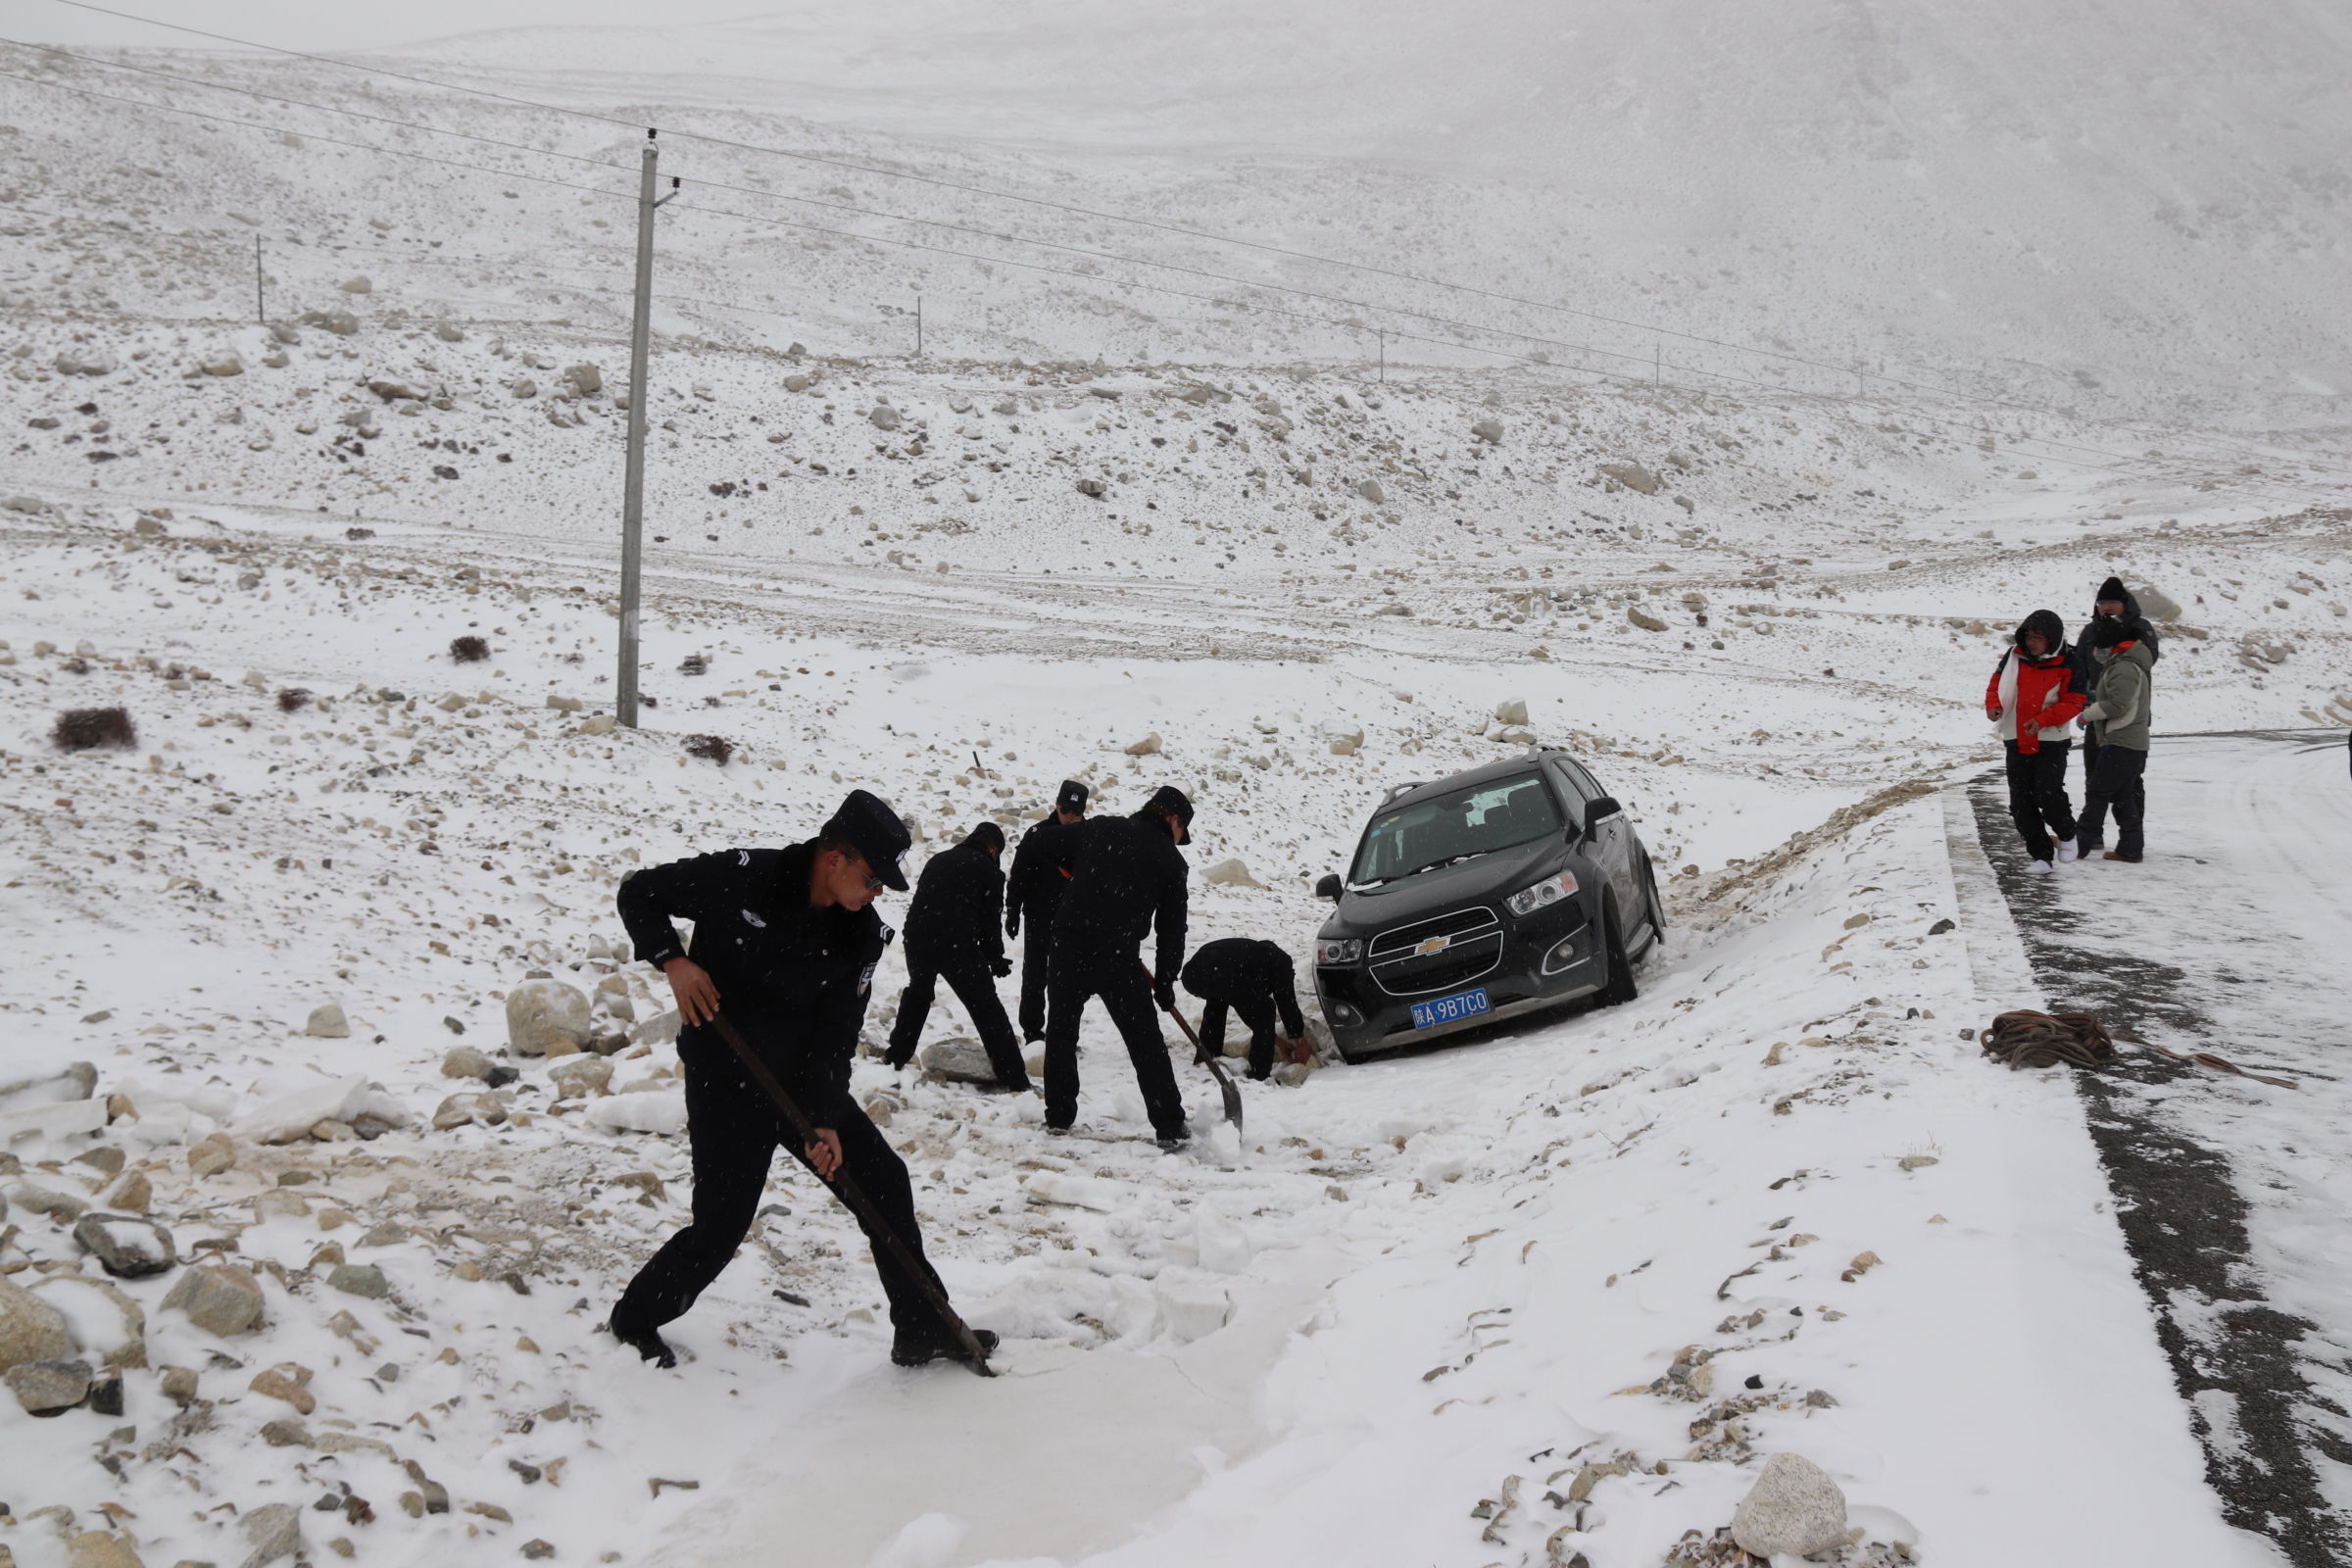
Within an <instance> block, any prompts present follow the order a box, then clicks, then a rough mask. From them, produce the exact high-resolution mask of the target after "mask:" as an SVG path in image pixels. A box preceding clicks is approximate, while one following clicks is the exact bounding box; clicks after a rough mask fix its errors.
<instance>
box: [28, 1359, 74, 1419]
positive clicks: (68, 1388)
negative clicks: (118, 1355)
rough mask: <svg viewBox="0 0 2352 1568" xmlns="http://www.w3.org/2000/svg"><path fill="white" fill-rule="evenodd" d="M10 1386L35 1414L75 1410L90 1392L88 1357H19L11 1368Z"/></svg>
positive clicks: (51, 1413)
mask: <svg viewBox="0 0 2352 1568" xmlns="http://www.w3.org/2000/svg"><path fill="white" fill-rule="evenodd" d="M8 1387H9V1389H10V1391H11V1392H12V1393H14V1394H15V1395H16V1397H17V1402H18V1403H19V1404H21V1405H23V1406H24V1407H25V1410H26V1411H28V1412H29V1413H31V1414H33V1415H53V1414H55V1413H56V1412H58V1411H60V1410H71V1409H73V1406H75V1405H77V1404H79V1403H80V1402H81V1401H82V1400H84V1399H86V1398H88V1397H90V1363H89V1362H87V1361H62V1360H61V1361H19V1362H18V1363H17V1364H16V1365H15V1366H12V1367H10V1368H9V1369H8Z"/></svg>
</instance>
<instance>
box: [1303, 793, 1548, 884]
mask: <svg viewBox="0 0 2352 1568" xmlns="http://www.w3.org/2000/svg"><path fill="white" fill-rule="evenodd" d="M1559 831H1560V813H1559V809H1558V808H1556V807H1554V806H1553V805H1552V802H1551V792H1550V791H1548V790H1546V789H1545V788H1544V781H1543V780H1542V779H1541V778H1539V777H1538V776H1537V775H1535V774H1533V773H1522V774H1519V775H1518V776H1516V777H1514V778H1505V779H1496V780H1495V781H1494V782H1492V783H1487V784H1473V785H1469V786H1467V787H1465V788H1462V789H1458V790H1449V791H1447V792H1446V794H1444V795H1439V796H1435V797H1432V798H1431V799H1429V800H1425V801H1415V802H1413V803H1412V804H1411V805H1409V806H1399V807H1397V809H1395V810H1392V811H1383V812H1382V813H1381V814H1380V815H1378V816H1376V817H1374V818H1373V819H1372V826H1371V827H1370V828H1368V829H1366V830H1365V833H1364V842H1363V845H1362V847H1361V848H1359V849H1358V850H1357V851H1356V852H1355V868H1354V870H1352V871H1351V872H1350V873H1349V874H1348V881H1349V882H1351V883H1353V884H1354V885H1355V886H1357V887H1364V886H1368V885H1369V884H1372V883H1375V882H1394V881H1396V880H1397V878H1398V877H1406V876H1411V875H1413V874H1414V873H1415V872H1417V871H1427V870H1431V869H1434V868H1435V867H1438V866H1441V865H1451V864H1453V863H1454V862H1455V861H1457V860H1466V859H1469V858H1471V857H1473V856H1478V855H1492V854H1493V853H1494V852H1495V851H1496V850H1507V849H1509V848H1510V847H1511V846H1512V845H1514V844H1526V843H1529V842H1531V841H1533V840H1536V839H1540V838H1543V837H1544V835H1545V834H1549V833H1557V832H1559Z"/></svg>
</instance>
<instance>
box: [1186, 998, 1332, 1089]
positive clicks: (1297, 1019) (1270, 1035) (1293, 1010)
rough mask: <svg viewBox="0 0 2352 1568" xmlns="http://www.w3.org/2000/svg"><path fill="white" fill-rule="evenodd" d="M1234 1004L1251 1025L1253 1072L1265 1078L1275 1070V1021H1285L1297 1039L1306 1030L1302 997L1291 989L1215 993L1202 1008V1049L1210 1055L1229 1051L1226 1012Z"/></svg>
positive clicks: (1290, 1034) (1285, 1028) (1286, 1032)
mask: <svg viewBox="0 0 2352 1568" xmlns="http://www.w3.org/2000/svg"><path fill="white" fill-rule="evenodd" d="M1228 1008H1230V1009H1231V1010H1232V1011H1234V1012H1238V1013H1240V1014H1241V1016H1242V1022H1243V1023H1245V1024H1247V1025H1249V1028H1250V1077H1252V1078H1264V1077H1266V1076H1268V1075H1269V1074H1271V1073H1272V1072H1273V1071H1274V1023H1275V1019H1276V1017H1277V1016H1279V1017H1280V1018H1281V1021H1282V1032H1283V1034H1284V1035H1285V1036H1286V1037H1288V1038H1289V1039H1293V1040H1296V1039H1298V1038H1299V1036H1300V1035H1302V1034H1304V1033H1306V1019H1305V1018H1303V1017H1302V1016H1300V1015H1299V999H1298V998H1297V997H1295V996H1292V995H1291V994H1290V993H1288V992H1287V991H1244V992H1235V993H1230V994H1226V995H1212V996H1210V997H1209V998H1208V999H1207V1001H1206V1004H1205V1005H1203V1006H1202V1007H1201V1050H1203V1051H1205V1052H1207V1053H1208V1054H1210V1055H1212V1056H1213V1055H1222V1054H1224V1052H1225V1014H1226V1011H1227V1009H1228Z"/></svg>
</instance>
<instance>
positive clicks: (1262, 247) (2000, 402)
mask: <svg viewBox="0 0 2352 1568" xmlns="http://www.w3.org/2000/svg"><path fill="white" fill-rule="evenodd" d="M56 3H57V4H60V5H65V6H71V7H73V9H75V10H79V11H88V12H94V13H97V14H100V15H104V16H110V17H116V18H119V19H122V20H123V21H128V22H137V23H142V24H145V25H150V26H157V27H164V28H169V29H171V30H172V31H176V32H184V33H188V34H190V35H192V36H195V37H201V38H210V39H212V40H214V41H215V42H220V43H231V44H235V45H237V46H238V47H240V48H246V49H258V50H262V51H265V52H267V53H270V54H278V55H284V56H287V57H290V58H293V59H297V60H308V61H311V62H314V63H316V64H319V65H326V66H334V67H338V68H341V69H343V70H347V71H356V72H362V73H368V74H371V75H379V76H384V77H387V78H390V79H393V80H399V81H407V82H411V83H414V84H416V85H418V86H425V87H432V88H435V89H438V90H441V91H447V92H460V93H466V94H470V95H472V96H475V97H481V98H488V99H493V100H496V101H498V102H501V103H508V104H515V105H517V106H519V107H522V108H527V109H535V110H539V111H541V112H543V113H547V114H557V115H567V116H571V117H573V118H576V119H581V120H590V121H597V122H601V123H606V124H612V125H624V126H629V127H630V128H644V127H640V126H639V124H638V123H637V122H635V121H630V120H624V119H621V118H619V117H617V116H613V115H605V114H599V113H597V112H595V111H593V110H585V109H573V108H569V107H567V106H565V105H562V104H551V103H548V102H545V101H544V100H540V99H532V98H525V97H522V96H521V95H519V94H515V93H504V92H498V91H494V90H492V89H490V88H487V87H475V86H470V85H467V84H465V83H461V82H451V81H443V80H437V79H435V78H432V77H428V76H419V75H416V74H414V73H407V72H400V71H393V70H391V69H389V68H388V67H382V66H368V65H362V64H360V63H358V62H356V61H350V60H343V59H338V58H336V57H334V56H331V55H322V54H313V53H308V52H305V51H303V50H299V49H288V48H285V47H283V46H282V45H277V44H270V43H264V42H261V41H259V40H256V39H250V38H239V37H235V36H233V35H231V34H228V33H221V32H213V31H209V30H207V29H205V28H202V27H192V26H188V25H184V24H181V23H173V22H164V21H160V20H158V19H156V18H153V17H145V16H140V15H138V14H136V13H133V12H128V11H122V10H117V9H114V8H112V7H108V6H101V5H96V4H93V3H91V0H56ZM670 134H671V135H672V136H674V137H678V138H682V139H688V140H694V141H701V142H705V143H708V144H710V145H711V146H718V147H729V148H733V149H735V150H737V151H741V152H750V153H758V154H761V155H764V156H768V157H775V158H785V159H791V160H795V161H798V162H802V163H809V164H816V165H821V166H824V167H827V168H833V169H843V170H849V171H852V172H857V173H861V174H868V175H872V176H875V177H879V178H887V179H903V180H908V181H912V182H914V183H917V184H923V185H929V186H933V187H935V188H938V189H942V190H954V191H958V192H961V193H964V194H966V195H973V196H980V197H983V198H986V199H988V200H991V201H1005V202H1018V203H1022V204H1025V205H1028V206H1033V207H1039V208H1044V209H1047V210H1050V211H1054V212H1059V213H1064V214H1068V215H1070V216H1073V217H1082V218H1091V219H1096V220H1099V221H1105V222H1116V223H1129V224H1133V225H1136V226H1138V227H1143V228H1150V229H1156V230H1158V231H1160V232H1163V233H1170V234H1181V235H1184V236H1185V237H1187V238H1191V239H1197V240H1202V241H1206V242H1208V243H1211V244H1218V245H1230V246H1235V247H1239V248H1245V249H1250V250H1255V251H1260V252H1263V253H1265V254H1268V255H1273V256H1281V257H1285V258H1288V259H1291V260H1294V261H1303V262H1311V263H1314V264H1316V265H1318V266H1324V267H1336V268H1343V269H1346V270H1351V271H1357V272H1363V273H1366V274H1368V275H1372V276H1379V277H1387V278H1392V279H1395V280H1397V281H1401V282H1410V283H1416V284H1421V285H1423V286H1426V287H1431V288H1443V289H1452V290H1455V291H1457V292H1461V293H1465V294H1471V295H1475V296H1477V297H1480V298H1484V299H1491V300H1495V301H1497V302H1501V303H1507V304H1514V305H1522V306H1526V307H1529V308H1531V309H1535V310H1544V311H1552V312H1556V313H1559V314H1561V315H1566V316H1573V317H1576V318H1579V319H1584V320H1590V321H1596V322H1600V323H1602V324H1605V325H1610V326H1617V327H1622V328H1625V329H1627V330H1630V331H1639V332H1647V333H1650V334H1652V335H1656V336H1665V337H1673V338H1677V339H1680V340H1682V341H1685V342H1691V343H1699V344H1704V345H1706V346H1708V347H1711V348H1719V349H1723V350H1726V351H1728V352H1731V353H1735V354H1752V355H1756V356H1758V357H1760V358H1763V359H1770V360H1778V361H1781V362H1783V363H1785V364H1790V365H1801V366H1805V367H1808V368H1813V369H1819V370H1827V371H1830V372H1833V373H1835V374H1838V375H1854V376H1857V377H1862V378H1866V379H1875V380H1879V381H1883V382H1886V383H1887V384H1888V385H1892V386H1898V387H1901V388H1903V389H1905V390H1907V391H1914V392H1920V393H1925V394H1928V395H1932V396H1936V397H1944V398H1952V399H1956V400H1959V401H1962V402H1972V403H1983V404H1987V405H1993V406H1998V407H2002V408H2009V409H2014V410H2018V411H2021V412H2026V413H2034V414H2040V415H2042V416H2044V417H2059V418H2076V416H2072V415H2068V414H2065V413H2064V412H2063V411H2060V410H2056V409H2052V408H2050V407H2048V406H2047V405H2043V404H2035V403H2030V402H2026V401H2024V400H2020V399H2014V398H2003V397H1996V396H1993V395H1991V394H1989V393H1974V392H1963V391H1957V390H1954V389H1952V388H1948V387H1941V386H1936V385H1934V384H1931V383H1927V382H1920V381H1911V380H1906V379H1903V378H1900V377H1895V376H1888V375H1885V374H1875V375H1874V374H1871V373H1870V372H1865V371H1861V370H1857V369H1855V368H1852V367H1850V366H1842V365H1838V364H1837V363H1835V362H1834V361H1828V360H1820V359H1814V358H1811V357H1809V356H1806V355H1801V354H1792V353H1789V352H1786V351H1782V350H1775V349H1765V348H1757V347H1754V346H1752V345H1749V344H1743V343H1734V342H1732V341H1730V340H1728V339H1725V338H1714V337H1708V336H1706V335H1705V334H1703V333H1697V332H1686V331H1683V330H1680V329H1679V328H1675V327H1667V326H1659V325H1656V324H1654V323H1646V322H1641V321H1633V320H1627V319H1623V318H1620V317H1612V316H1605V315H1602V314H1600V313H1597V312H1593V311H1585V310H1579V309H1577V308H1576V307H1574V306H1568V305H1561V304H1558V303H1555V302H1552V301H1547V300H1538V299H1530V298H1527V297H1525V296H1522V295H1516V294H1510V293H1506V292H1503V291H1501V290H1496V289H1489V288H1485V287H1482V286H1480V285H1477V284H1473V283H1459V282H1452V281H1449V280H1447V279H1445V278H1439V277H1431V276H1428V275H1426V274H1423V273H1418V272H1411V271H1406V270H1401V269H1397V268H1388V267H1381V266H1378V265H1376V264H1373V263H1369V262H1354V261H1348V260H1344V259H1342V258H1339V257H1333V256H1324V255H1320V254H1318V253H1316V252H1312V251H1302V250H1297V249H1294V248H1291V247H1287V246H1281V245H1275V244H1272V243H1269V242H1266V241H1262V240H1252V239H1247V238H1244V237H1241V236H1239V235H1230V234H1218V233H1214V232H1212V231H1209V230H1205V229H1199V228H1193V227H1191V226H1189V225H1186V224H1182V223H1171V222H1168V221H1164V220H1159V219H1150V218H1138V217H1135V216H1133V215H1130V214H1125V213H1116V212H1110V211H1106V210H1103V209H1100V208H1091V207H1085V206H1082V205H1079V204H1077V203H1073V202H1059V201H1054V200H1052V199H1051V198H1048V197H1041V196H1026V195H1022V194H1020V193H1018V192H1013V191H1000V190H992V189H989V188H988V187H986V186H980V185H972V184H967V183H964V182H961V181H957V180H952V179H946V178H942V177H940V176H937V175H929V174H919V173H915V172H912V171H909V170H898V169H887V168H876V167H874V166H872V165H868V164H861V163H858V162H856V161H854V160H850V159H844V158H831V157H826V156H824V155H822V154H818V153H808V152H798V151H795V150H793V149H791V148H785V147H775V146H769V145H765V144H761V143H758V142H747V141H741V140H737V139H735V138H732V137H726V136H718V135H712V134H710V133H708V132H703V131H693V130H681V129H677V128H675V127H671V130H670ZM727 188H732V189H740V188H741V187H727ZM760 194H773V193H769V192H761V193H760ZM786 199H796V200H797V199H800V198H786ZM818 205H823V204H818ZM906 221H912V222H924V221H929V220H921V219H909V220H906ZM945 226H954V225H945ZM1020 243H1035V244H1043V243H1049V242H1043V241H1022V242H1020ZM1142 265H1147V266H1161V265H1167V264H1160V263H1149V262H1147V263H1144V264H1142ZM1255 286H1260V287H1279V286H1280V285H1272V284H1260V285H1255ZM1359 308H1371V309H1382V310H1390V311H1393V312H1397V313H1399V314H1404V315H1410V316H1413V317H1415V318H1416V319H1423V320H1432V319H1436V318H1432V317H1429V316H1427V315H1425V314H1423V313H1418V312H1412V311H1407V310H1404V309H1403V308H1401V307H1395V306H1377V307H1359ZM1446 324H1452V323H1446ZM1472 330H1482V331H1499V330H1500V329H1495V328H1472ZM1502 335H1508V336H1519V337H1529V338H1533V337H1534V335H1533V334H1528V333H1508V332H1506V333H1503V334H1502ZM1534 340H1536V341H1553V340H1548V339H1540V338H1536V339H1534ZM1561 346H1563V347H1574V348H1576V349H1577V350H1578V352H1591V353H1603V354H1609V353H1612V351H1608V350H1594V349H1591V348H1590V347H1589V346H1586V345H1561ZM1615 357H1618V358H1637V356H1630V355H1616V356H1615ZM1706 373H1710V374H1712V373H1716V372H1706ZM1726 378H1727V379H1733V380H1744V384H1748V385H1754V386H1762V387H1770V388H1772V389H1773V390H1776V391H1780V390H1788V389H1786V388H1780V387H1774V386H1773V383H1770V382H1765V381H1757V380H1752V379H1744V378H1740V377H1726ZM2093 422H2105V423H2109V424H2112V425H2113V426H2114V427H2116V428H2118V429H2132V430H2135V431H2136V433H2139V434H2143V435H2145V434H2149V433H2157V434H2161V435H2164V436H2166V437H2167V438H2169V439H2177V440H2185V441H2188V442H2191V443H2195V444H2200V445H2205V446H2209V447H2214V448H2217V449H2219V450H2223V451H2228V452H2231V453H2234V454H2236V455H2238V456H2241V457H2242V456H2265V457H2267V456H2269V454H2265V453H2261V452H2260V451H2259V449H2256V448H2252V447H2248V446H2245V445H2242V444H2239V443H2234V442H2231V441H2229V440H2228V439H2226V438H2222V437H2215V436H2204V435H2199V434H2196V433H2195V432H2192V431H2186V430H2180V429H2177V428H2172V427H2167V426H2153V427H2151V426H2145V425H2139V426H2134V425H2131V424H2130V423H2129V422H2127V421H2123V420H2107V421H2093ZM2027 439H2032V440H2037V441H2046V439H2047V438H2043V437H2029V438H2027ZM2062 444H2064V445H2068V446H2069V447H2070V448H2071V449H2072V450H2075V451H2082V452H2097V453H2098V455H2099V456H2102V457H2109V458H2113V459H2116V460H2117V461H2122V460H2123V459H2124V458H2126V457H2128V456H2129V454H2122V453H2108V452H2103V451H2099V449H2096V448H2091V447H2084V446H2081V445H2078V444H2074V443H2062Z"/></svg>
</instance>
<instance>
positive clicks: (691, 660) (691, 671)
mask: <svg viewBox="0 0 2352 1568" xmlns="http://www.w3.org/2000/svg"><path fill="white" fill-rule="evenodd" d="M710 668H711V656H710V655H708V654H688V655H687V656H686V657H685V658H684V659H681V660H679V661H678V673H679V674H681V675H701V674H705V673H707V672H708V671H709V670H710Z"/></svg>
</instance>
